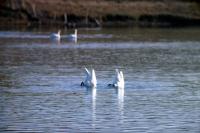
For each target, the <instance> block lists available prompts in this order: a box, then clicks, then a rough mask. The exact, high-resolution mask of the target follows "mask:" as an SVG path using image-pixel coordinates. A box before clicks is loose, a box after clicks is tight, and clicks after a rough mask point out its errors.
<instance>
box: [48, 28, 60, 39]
mask: <svg viewBox="0 0 200 133" xmlns="http://www.w3.org/2000/svg"><path fill="white" fill-rule="evenodd" d="M60 32H61V31H60V30H58V33H52V34H51V35H50V38H51V39H52V40H60Z"/></svg>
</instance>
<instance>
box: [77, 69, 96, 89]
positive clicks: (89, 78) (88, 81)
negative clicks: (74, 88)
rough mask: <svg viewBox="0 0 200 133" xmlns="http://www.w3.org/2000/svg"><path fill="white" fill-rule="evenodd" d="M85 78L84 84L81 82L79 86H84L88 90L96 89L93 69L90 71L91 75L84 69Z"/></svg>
mask: <svg viewBox="0 0 200 133" xmlns="http://www.w3.org/2000/svg"><path fill="white" fill-rule="evenodd" d="M85 73H86V78H85V81H84V82H81V86H86V87H90V88H96V87H97V79H96V74H95V71H94V69H92V71H91V73H90V71H88V69H87V68H85Z"/></svg>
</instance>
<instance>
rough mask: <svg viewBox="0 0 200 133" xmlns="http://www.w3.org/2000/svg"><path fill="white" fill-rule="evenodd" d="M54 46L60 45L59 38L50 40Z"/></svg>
mask: <svg viewBox="0 0 200 133" xmlns="http://www.w3.org/2000/svg"><path fill="white" fill-rule="evenodd" d="M50 40H51V43H52V44H60V39H59V38H50Z"/></svg>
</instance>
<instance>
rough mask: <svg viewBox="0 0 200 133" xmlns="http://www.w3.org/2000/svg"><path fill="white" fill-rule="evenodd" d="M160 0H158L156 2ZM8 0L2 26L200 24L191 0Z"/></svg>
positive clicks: (0, 15) (198, 8)
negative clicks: (124, 0) (122, 0)
mask: <svg viewBox="0 0 200 133" xmlns="http://www.w3.org/2000/svg"><path fill="white" fill-rule="evenodd" d="M154 1H156V2H154ZM185 1H186V2H184V1H180V0H175V1H171V3H170V2H166V1H162V0H151V1H148V0H144V1H141V2H139V1H137V0H136V1H134V2H132V1H126V2H116V1H114V0H102V1H99V0H96V1H95V2H94V1H92V0H86V2H82V1H81V0H74V1H72V0H67V1H61V0H58V1H48V2H46V1H45V0H35V1H32V2H30V1H28V0H17V1H12V0H5V1H4V2H2V3H0V20H1V21H0V27H3V26H9V25H10V26H11V25H12V26H13V25H15V26H45V25H49V26H51V25H56V26H64V27H68V28H75V27H121V26H123V27H129V26H134V27H194V26H200V4H199V3H198V2H193V1H192V2H188V1H189V0H188V1H187V0H185Z"/></svg>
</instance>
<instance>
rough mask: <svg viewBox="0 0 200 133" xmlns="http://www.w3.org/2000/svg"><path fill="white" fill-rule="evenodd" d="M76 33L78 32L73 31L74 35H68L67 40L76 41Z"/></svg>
mask: <svg viewBox="0 0 200 133" xmlns="http://www.w3.org/2000/svg"><path fill="white" fill-rule="evenodd" d="M77 32H78V30H77V29H75V31H74V34H71V35H69V38H70V39H73V40H77Z"/></svg>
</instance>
